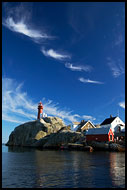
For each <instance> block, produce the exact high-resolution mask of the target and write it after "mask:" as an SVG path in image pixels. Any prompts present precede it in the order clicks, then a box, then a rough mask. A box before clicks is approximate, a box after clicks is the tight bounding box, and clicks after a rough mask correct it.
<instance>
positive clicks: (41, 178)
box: [2, 145, 125, 188]
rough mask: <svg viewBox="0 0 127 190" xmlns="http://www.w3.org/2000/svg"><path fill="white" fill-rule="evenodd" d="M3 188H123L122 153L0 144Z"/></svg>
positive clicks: (123, 162)
mask: <svg viewBox="0 0 127 190" xmlns="http://www.w3.org/2000/svg"><path fill="white" fill-rule="evenodd" d="M2 187H3V188H50V187H52V188H78V187H79V188H80V187H84V188H87V187H88V188H125V153H123V152H121V153H120V152H102V151H100V152H99V151H96V152H83V151H54V150H50V151H49V150H44V151H42V150H36V149H30V148H9V147H6V146H4V145H3V146H2Z"/></svg>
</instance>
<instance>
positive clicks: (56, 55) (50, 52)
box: [41, 48, 71, 60]
mask: <svg viewBox="0 0 127 190" xmlns="http://www.w3.org/2000/svg"><path fill="white" fill-rule="evenodd" d="M41 52H42V53H43V54H44V55H45V56H46V57H51V58H54V59H57V60H65V59H67V58H68V59H70V58H71V56H70V55H67V54H63V53H59V52H57V51H55V50H53V49H49V50H45V49H44V48H42V49H41Z"/></svg>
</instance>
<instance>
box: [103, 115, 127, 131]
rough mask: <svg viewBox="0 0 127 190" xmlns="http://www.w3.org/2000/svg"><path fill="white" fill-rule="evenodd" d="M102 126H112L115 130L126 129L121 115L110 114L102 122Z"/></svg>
mask: <svg viewBox="0 0 127 190" xmlns="http://www.w3.org/2000/svg"><path fill="white" fill-rule="evenodd" d="M100 127H111V129H112V131H113V132H117V131H118V130H121V131H125V123H124V122H123V121H122V120H121V119H120V118H119V117H112V116H110V118H107V119H105V120H104V121H103V122H102V123H101V124H100Z"/></svg>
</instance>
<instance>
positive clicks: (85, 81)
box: [78, 77, 104, 84]
mask: <svg viewBox="0 0 127 190" xmlns="http://www.w3.org/2000/svg"><path fill="white" fill-rule="evenodd" d="M78 80H79V81H80V82H83V83H93V84H104V83H103V82H100V81H94V80H90V79H85V78H83V77H80V78H79V79H78Z"/></svg>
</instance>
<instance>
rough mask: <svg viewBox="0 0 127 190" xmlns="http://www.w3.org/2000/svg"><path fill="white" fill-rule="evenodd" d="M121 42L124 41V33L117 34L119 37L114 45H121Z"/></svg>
mask: <svg viewBox="0 0 127 190" xmlns="http://www.w3.org/2000/svg"><path fill="white" fill-rule="evenodd" d="M121 43H123V36H122V34H119V35H118V36H117V39H116V40H115V42H114V45H115V46H117V45H120V44H121Z"/></svg>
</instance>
